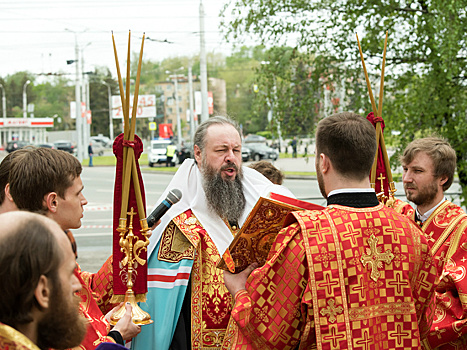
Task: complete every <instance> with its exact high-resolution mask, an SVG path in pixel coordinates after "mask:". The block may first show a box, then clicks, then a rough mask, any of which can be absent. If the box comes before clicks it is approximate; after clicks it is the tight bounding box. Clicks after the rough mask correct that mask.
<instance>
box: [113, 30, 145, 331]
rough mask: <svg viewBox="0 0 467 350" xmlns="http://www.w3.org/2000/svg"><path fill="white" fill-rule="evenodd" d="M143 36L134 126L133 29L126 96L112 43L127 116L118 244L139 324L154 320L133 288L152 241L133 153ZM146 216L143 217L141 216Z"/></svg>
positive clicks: (128, 298)
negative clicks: (135, 219)
mask: <svg viewBox="0 0 467 350" xmlns="http://www.w3.org/2000/svg"><path fill="white" fill-rule="evenodd" d="M144 37H145V36H144V35H143V40H142V43H141V51H140V56H139V62H138V72H137V76H136V85H135V93H134V100H133V110H132V116H131V125H130V120H129V110H130V105H129V99H130V84H129V77H130V38H131V32H130V33H129V38H128V59H127V82H126V97H124V95H123V82H122V78H121V74H120V67H119V64H118V57H117V50H116V46H115V40H114V37H113V34H112V40H113V46H114V53H115V61H116V64H117V75H118V82H119V86H120V98H121V99H122V110H123V116H124V125H125V128H124V137H123V146H124V148H123V176H122V202H121V211H120V219H119V226H118V229H117V231H118V232H119V233H120V239H119V245H120V247H121V248H120V250H121V252H122V253H124V257H123V259H122V261H121V265H122V266H126V267H127V271H128V273H127V291H126V293H125V299H124V302H129V303H130V304H131V306H132V307H133V309H132V321H133V322H134V323H135V324H138V325H145V324H150V323H152V322H153V321H152V320H151V317H150V316H149V314H148V313H147V312H145V311H143V310H141V308H140V307H139V306H138V304H137V300H136V297H135V293H134V291H133V272H134V265H135V264H139V265H145V264H146V260H145V259H142V258H141V257H140V254H141V252H142V251H144V250H146V247H147V245H148V244H149V239H148V237H147V234H148V231H149V228H148V225H147V221H146V219H145V218H146V214H145V209H144V205H143V200H142V195H141V188H140V184H139V178H138V170H137V167H136V159H135V153H134V148H133V147H134V145H135V129H136V111H137V108H138V106H137V105H138V91H139V82H140V76H141V65H142V57H143V47H144ZM131 178H132V179H133V187H134V190H135V198H136V204H137V208H138V216H139V218H140V226H141V231H140V232H141V234H142V235H143V237H144V240H141V239H139V238H138V237H137V236H136V235H134V233H133V216H134V215H135V214H136V213H135V212H134V210H133V207H132V208H131V209H130V212H129V213H127V208H128V201H129V193H130V181H131ZM127 215H129V216H130V222H129V225H128V228H127ZM141 218H143V219H141ZM125 312H126V309H125V306H124V305H123V306H122V307H121V308H120V309H118V310H117V311H116V312H115V313H114V314H113V315H112V317H111V319H110V323H111V324H113V325H115V324H116V323H117V322H118V321H119V320H120V319H121V318H122V317H123V315H124V314H125Z"/></svg>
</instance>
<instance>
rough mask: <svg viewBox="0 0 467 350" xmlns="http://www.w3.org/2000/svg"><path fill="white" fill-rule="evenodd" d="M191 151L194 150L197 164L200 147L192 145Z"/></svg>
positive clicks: (199, 156)
mask: <svg viewBox="0 0 467 350" xmlns="http://www.w3.org/2000/svg"><path fill="white" fill-rule="evenodd" d="M193 151H194V152H195V160H196V162H197V163H198V164H201V148H199V146H198V145H194V146H193Z"/></svg>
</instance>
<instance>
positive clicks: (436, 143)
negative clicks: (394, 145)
mask: <svg viewBox="0 0 467 350" xmlns="http://www.w3.org/2000/svg"><path fill="white" fill-rule="evenodd" d="M418 152H423V153H426V155H427V156H428V157H430V158H431V160H432V161H433V168H434V169H433V170H434V174H433V176H434V177H435V178H437V179H439V178H441V177H443V176H446V177H447V178H448V180H447V181H446V182H445V183H444V184H443V191H446V190H447V189H449V187H451V185H452V181H453V180H454V172H455V171H456V161H457V158H456V151H455V150H454V149H453V148H452V147H451V145H450V144H449V142H447V141H446V140H444V139H442V138H440V137H434V136H431V137H425V138H422V139H417V140H414V141H412V142H411V143H409V144H408V145H407V147H406V148H405V150H404V153H403V154H402V156H401V157H400V162H401V164H402V165H408V164H410V163H412V161H413V160H414V158H415V157H416V155H417V153H418Z"/></svg>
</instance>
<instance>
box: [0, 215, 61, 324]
mask: <svg viewBox="0 0 467 350" xmlns="http://www.w3.org/2000/svg"><path fill="white" fill-rule="evenodd" d="M9 214H11V213H7V214H2V215H9ZM14 214H15V215H17V214H19V212H15V213H14ZM22 214H24V212H23V213H21V214H20V215H22ZM27 214H28V217H27V218H25V219H24V220H19V221H18V222H17V223H15V224H14V225H13V227H11V226H10V227H9V228H6V229H3V233H2V235H1V236H0V266H1V269H0V281H2V282H1V283H0V295H1V296H2V302H1V303H0V322H2V323H5V324H8V325H10V326H13V327H15V326H17V325H19V324H25V323H29V322H31V321H32V320H33V318H32V315H31V310H32V308H33V306H36V307H37V308H39V309H40V305H39V304H38V303H37V301H36V299H35V297H34V291H35V289H36V287H37V284H38V282H39V279H40V277H41V276H42V275H44V276H46V277H47V278H50V280H51V281H52V283H58V282H57V281H58V268H59V266H60V264H61V262H62V259H63V253H62V251H61V249H60V246H59V244H58V242H57V239H56V238H55V236H54V234H53V233H52V231H51V229H50V225H47V220H50V219H47V218H45V217H42V216H40V215H38V214H33V213H27ZM5 231H8V232H5Z"/></svg>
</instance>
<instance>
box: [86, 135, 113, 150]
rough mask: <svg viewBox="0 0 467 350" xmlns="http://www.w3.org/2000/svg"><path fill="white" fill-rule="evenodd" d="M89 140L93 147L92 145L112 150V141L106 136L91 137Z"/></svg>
mask: <svg viewBox="0 0 467 350" xmlns="http://www.w3.org/2000/svg"><path fill="white" fill-rule="evenodd" d="M90 140H91V142H92V145H93V146H94V144H99V145H101V146H102V147H103V148H112V144H113V140H111V139H110V138H108V137H107V136H91V138H90Z"/></svg>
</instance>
